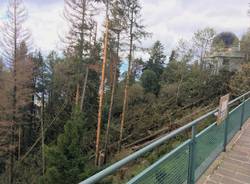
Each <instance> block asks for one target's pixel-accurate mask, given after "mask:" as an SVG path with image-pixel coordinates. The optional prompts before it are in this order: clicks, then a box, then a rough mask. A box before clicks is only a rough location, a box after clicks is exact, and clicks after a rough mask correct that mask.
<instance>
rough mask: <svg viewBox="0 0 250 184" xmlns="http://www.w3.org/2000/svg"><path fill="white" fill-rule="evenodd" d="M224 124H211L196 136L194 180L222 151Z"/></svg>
mask: <svg viewBox="0 0 250 184" xmlns="http://www.w3.org/2000/svg"><path fill="white" fill-rule="evenodd" d="M224 126H225V123H222V124H220V125H217V124H216V123H213V124H212V125H210V126H209V127H208V128H206V129H205V130H203V131H202V132H200V133H199V134H198V135H197V136H196V147H195V148H196V153H195V178H198V177H199V176H200V175H201V174H202V173H203V172H204V171H205V170H206V169H207V167H208V166H209V165H210V164H211V163H212V162H213V160H214V159H215V158H216V157H217V156H218V154H219V153H220V152H221V151H222V149H223V140H224V129H225V128H224Z"/></svg>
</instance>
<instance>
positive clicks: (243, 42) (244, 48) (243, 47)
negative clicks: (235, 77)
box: [240, 30, 250, 62]
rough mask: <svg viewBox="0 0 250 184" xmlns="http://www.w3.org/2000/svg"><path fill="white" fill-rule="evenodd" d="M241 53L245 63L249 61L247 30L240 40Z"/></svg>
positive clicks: (249, 35)
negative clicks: (243, 55) (244, 57)
mask: <svg viewBox="0 0 250 184" xmlns="http://www.w3.org/2000/svg"><path fill="white" fill-rule="evenodd" d="M240 49H241V52H243V53H244V54H245V56H246V61H247V62H249V61H250V30H248V31H247V32H246V33H245V34H244V35H243V36H242V38H241V48H240Z"/></svg>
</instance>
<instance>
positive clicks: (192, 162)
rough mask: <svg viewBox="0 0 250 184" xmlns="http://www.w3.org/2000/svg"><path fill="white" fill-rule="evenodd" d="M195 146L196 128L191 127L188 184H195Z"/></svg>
mask: <svg viewBox="0 0 250 184" xmlns="http://www.w3.org/2000/svg"><path fill="white" fill-rule="evenodd" d="M195 145H196V127H195V125H193V126H192V138H191V142H190V148H189V164H188V182H187V183H188V184H194V183H195V151H196V149H195Z"/></svg>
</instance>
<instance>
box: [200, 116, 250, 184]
mask: <svg viewBox="0 0 250 184" xmlns="http://www.w3.org/2000/svg"><path fill="white" fill-rule="evenodd" d="M197 184H250V119H249V120H248V122H247V123H246V124H245V125H244V127H243V129H242V131H240V132H238V133H237V134H236V136H235V137H234V138H233V140H232V141H231V143H230V144H229V146H228V148H227V152H226V153H222V154H221V155H220V156H219V157H218V159H217V160H216V161H215V162H214V163H213V164H212V165H211V166H210V168H209V169H208V171H207V172H206V173H205V174H204V176H203V177H202V178H201V179H200V180H199V181H198V182H197Z"/></svg>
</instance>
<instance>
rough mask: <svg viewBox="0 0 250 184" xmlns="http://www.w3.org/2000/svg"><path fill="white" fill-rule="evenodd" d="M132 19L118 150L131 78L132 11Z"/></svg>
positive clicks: (132, 20)
mask: <svg viewBox="0 0 250 184" xmlns="http://www.w3.org/2000/svg"><path fill="white" fill-rule="evenodd" d="M131 17H132V19H131V21H130V31H129V34H130V43H129V59H128V72H127V76H126V84H125V89H124V100H123V108H122V117H121V125H120V138H119V144H118V149H119V150H120V149H121V143H122V138H123V128H124V124H125V116H126V110H127V103H128V87H129V82H130V76H131V64H132V52H133V39H134V37H133V26H134V25H133V24H134V18H133V17H134V12H133V11H132V15H131Z"/></svg>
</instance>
